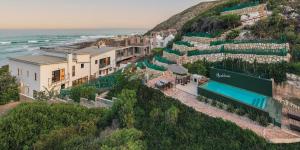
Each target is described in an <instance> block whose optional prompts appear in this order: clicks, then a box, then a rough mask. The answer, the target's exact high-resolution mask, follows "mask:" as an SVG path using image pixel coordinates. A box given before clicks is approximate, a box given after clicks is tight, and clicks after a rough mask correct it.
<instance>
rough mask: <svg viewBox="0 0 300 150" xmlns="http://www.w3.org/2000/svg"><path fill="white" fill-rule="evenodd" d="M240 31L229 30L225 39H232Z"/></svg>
mask: <svg viewBox="0 0 300 150" xmlns="http://www.w3.org/2000/svg"><path fill="white" fill-rule="evenodd" d="M240 33H241V31H240V30H232V31H231V32H229V33H228V34H227V37H226V39H227V40H233V39H235V38H237V37H238V36H239V35H240Z"/></svg>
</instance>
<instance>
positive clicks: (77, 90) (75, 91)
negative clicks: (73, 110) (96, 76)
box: [70, 86, 97, 103]
mask: <svg viewBox="0 0 300 150" xmlns="http://www.w3.org/2000/svg"><path fill="white" fill-rule="evenodd" d="M96 93H97V89H96V88H95V87H86V86H76V87H73V88H72V89H71V91H70V98H71V99H72V100H74V101H75V102H78V103H79V102H80V98H87V99H89V100H95V98H96Z"/></svg>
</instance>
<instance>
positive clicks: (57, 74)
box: [52, 70, 60, 83]
mask: <svg viewBox="0 0 300 150" xmlns="http://www.w3.org/2000/svg"><path fill="white" fill-rule="evenodd" d="M58 81H60V70H56V71H52V83H55V82H58Z"/></svg>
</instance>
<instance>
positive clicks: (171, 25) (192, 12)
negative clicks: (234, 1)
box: [147, 0, 225, 34]
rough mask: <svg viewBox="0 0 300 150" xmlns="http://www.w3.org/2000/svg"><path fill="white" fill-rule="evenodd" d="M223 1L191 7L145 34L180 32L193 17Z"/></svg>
mask: <svg viewBox="0 0 300 150" xmlns="http://www.w3.org/2000/svg"><path fill="white" fill-rule="evenodd" d="M224 1H225V0H221V1H212V2H202V3H199V4H197V5H195V6H192V7H190V8H188V9H186V10H184V11H183V12H180V13H178V14H176V15H174V16H172V17H171V18H169V19H168V20H166V21H164V22H162V23H160V24H158V25H157V26H155V27H154V28H153V29H152V30H150V31H148V32H147V34H149V33H150V32H152V31H160V30H166V29H177V30H181V28H182V27H183V25H184V24H185V23H186V22H187V21H189V20H191V19H193V18H194V17H196V16H198V15H199V14H201V13H203V12H205V11H207V10H209V9H211V8H212V7H215V6H216V5H218V4H220V3H223V2H224Z"/></svg>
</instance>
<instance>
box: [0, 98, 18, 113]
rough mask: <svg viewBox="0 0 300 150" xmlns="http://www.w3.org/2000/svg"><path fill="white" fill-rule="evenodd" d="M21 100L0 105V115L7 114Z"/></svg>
mask: <svg viewBox="0 0 300 150" xmlns="http://www.w3.org/2000/svg"><path fill="white" fill-rule="evenodd" d="M20 103H21V102H19V101H18V102H11V103H8V104H5V105H0V116H2V115H4V114H6V113H7V112H8V111H9V110H11V109H13V108H15V107H17V106H18V105H19V104H20Z"/></svg>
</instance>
